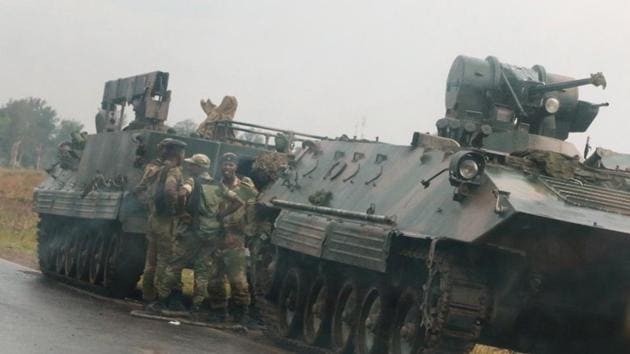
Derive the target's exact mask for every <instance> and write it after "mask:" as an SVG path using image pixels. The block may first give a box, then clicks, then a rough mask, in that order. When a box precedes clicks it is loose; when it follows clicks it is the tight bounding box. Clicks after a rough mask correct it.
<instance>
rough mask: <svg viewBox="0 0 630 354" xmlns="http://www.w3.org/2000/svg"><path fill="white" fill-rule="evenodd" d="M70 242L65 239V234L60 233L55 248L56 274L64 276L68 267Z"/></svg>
mask: <svg viewBox="0 0 630 354" xmlns="http://www.w3.org/2000/svg"><path fill="white" fill-rule="evenodd" d="M68 246H69V245H68V240H67V239H65V238H64V235H63V233H59V234H58V235H57V237H56V240H55V247H54V248H53V249H54V251H53V255H54V258H55V273H57V274H61V275H63V274H64V272H65V265H66V260H65V258H64V257H65V256H66V248H67V247H68Z"/></svg>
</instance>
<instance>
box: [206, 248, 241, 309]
mask: <svg viewBox="0 0 630 354" xmlns="http://www.w3.org/2000/svg"><path fill="white" fill-rule="evenodd" d="M213 260H214V264H215V265H216V266H215V267H213V269H212V270H213V274H212V275H211V281H210V289H209V302H210V307H211V308H212V309H222V308H227V306H228V300H229V299H231V300H232V304H233V305H234V306H235V307H240V308H244V307H247V306H249V304H250V302H251V298H250V293H249V284H248V282H247V274H246V272H247V251H246V249H245V247H244V246H243V245H242V243H240V242H239V243H238V244H230V245H229V247H222V248H221V249H220V250H219V251H218V252H216V253H215V257H213ZM226 280H227V283H228V284H229V287H226V286H225V284H226ZM228 294H229V296H228Z"/></svg>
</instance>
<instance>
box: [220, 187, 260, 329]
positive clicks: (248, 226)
mask: <svg viewBox="0 0 630 354" xmlns="http://www.w3.org/2000/svg"><path fill="white" fill-rule="evenodd" d="M221 189H222V197H223V198H222V200H221V204H220V207H219V214H220V215H222V216H223V217H222V223H223V227H224V230H225V236H224V237H223V240H222V242H221V244H220V250H219V252H218V254H217V257H216V258H215V260H216V263H217V266H216V268H215V269H216V274H215V276H213V277H212V279H213V281H212V282H211V284H210V306H211V307H212V308H214V309H218V308H226V307H227V301H228V296H227V292H226V289H225V287H224V286H223V279H224V278H226V277H227V280H228V282H229V284H230V294H231V298H232V302H233V305H234V307H235V310H236V311H240V312H241V314H242V313H246V311H247V307H248V306H249V304H250V301H251V299H250V292H249V285H248V283H247V276H246V270H247V254H246V248H245V242H246V239H247V237H248V236H251V235H253V221H254V216H255V209H254V207H255V202H256V196H257V195H258V191H257V190H256V187H255V186H254V183H253V182H252V181H251V179H249V178H247V177H244V178H243V179H242V180H241V179H239V178H238V177H235V179H234V182H233V183H232V184H231V185H225V184H224V183H221ZM231 192H232V193H231ZM235 315H236V317H238V316H239V314H235Z"/></svg>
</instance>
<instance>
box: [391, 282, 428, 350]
mask: <svg viewBox="0 0 630 354" xmlns="http://www.w3.org/2000/svg"><path fill="white" fill-rule="evenodd" d="M419 304H420V301H419V298H418V291H417V290H414V289H412V288H406V289H405V290H404V291H403V292H402V294H400V297H399V298H398V303H397V305H396V310H395V312H394V319H393V325H392V330H391V338H390V344H389V351H390V353H392V354H413V353H416V352H418V350H419V348H420V347H421V346H422V335H423V334H421V333H419V329H420V321H421V312H420V306H419Z"/></svg>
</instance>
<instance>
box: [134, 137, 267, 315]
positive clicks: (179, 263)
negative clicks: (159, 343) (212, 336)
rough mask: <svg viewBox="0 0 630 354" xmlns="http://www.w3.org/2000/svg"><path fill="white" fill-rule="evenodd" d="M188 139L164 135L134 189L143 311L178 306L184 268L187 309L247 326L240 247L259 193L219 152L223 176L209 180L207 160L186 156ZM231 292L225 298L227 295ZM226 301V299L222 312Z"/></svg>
mask: <svg viewBox="0 0 630 354" xmlns="http://www.w3.org/2000/svg"><path fill="white" fill-rule="evenodd" d="M185 149H186V143H184V142H182V141H180V140H176V139H170V138H168V139H164V140H163V141H161V142H160V143H159V144H158V156H159V157H158V158H157V159H155V160H153V161H151V162H150V163H148V164H147V165H146V167H145V170H144V174H143V177H142V179H141V181H140V183H139V184H138V186H137V187H136V189H135V192H136V194H137V195H138V196H139V197H141V198H142V199H143V200H144V201H145V202H146V203H147V206H148V209H149V221H148V230H147V234H146V239H147V252H146V260H145V268H144V274H143V277H142V293H143V299H144V300H145V302H146V307H145V308H146V310H147V311H151V312H160V313H163V312H164V311H165V310H170V311H183V310H185V308H184V305H183V302H182V298H183V296H182V281H181V273H182V269H183V268H191V269H192V270H193V272H194V287H193V297H192V313H193V314H195V316H201V317H205V318H204V319H206V320H209V321H213V322H222V321H225V320H226V319H227V318H228V315H232V317H233V319H234V321H235V322H237V323H240V324H243V325H248V323H250V319H249V316H248V308H249V305H250V301H251V296H250V289H249V285H248V281H247V275H246V269H247V254H248V250H247V249H246V248H245V245H246V242H247V240H248V238H249V237H252V236H253V234H254V232H255V230H254V228H255V223H254V216H255V214H254V213H255V210H254V208H255V200H256V197H257V195H258V191H257V190H256V187H255V186H254V183H253V182H252V181H251V180H250V179H249V178H247V177H243V178H239V177H238V176H237V175H236V170H237V167H238V159H239V157H238V156H237V155H236V154H234V153H229V152H228V153H225V154H223V155H222V156H221V158H220V159H221V160H220V166H221V175H222V176H221V180H220V181H218V183H212V182H213V179H212V177H211V176H210V174H209V169H210V166H211V161H210V159H209V158H208V157H207V156H206V155H204V154H194V155H192V156H191V157H189V158H185ZM228 295H229V296H228ZM228 302H229V304H230V306H229V309H230V311H229V312H230V313H228Z"/></svg>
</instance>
